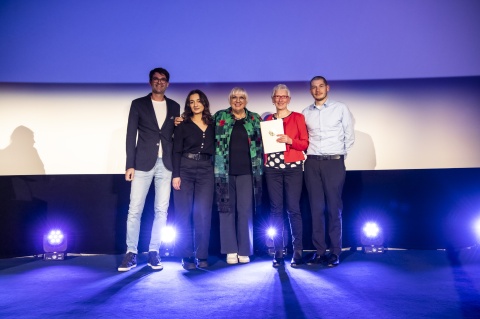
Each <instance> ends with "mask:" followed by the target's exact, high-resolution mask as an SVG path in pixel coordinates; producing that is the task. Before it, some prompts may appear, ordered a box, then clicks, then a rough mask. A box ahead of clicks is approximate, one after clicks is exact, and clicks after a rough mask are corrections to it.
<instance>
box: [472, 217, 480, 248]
mask: <svg viewBox="0 0 480 319" xmlns="http://www.w3.org/2000/svg"><path fill="white" fill-rule="evenodd" d="M473 229H474V232H475V236H476V237H477V242H478V243H479V244H480V218H479V219H477V221H476V222H475V223H474V224H473Z"/></svg>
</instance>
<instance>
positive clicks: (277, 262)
mask: <svg viewBox="0 0 480 319" xmlns="http://www.w3.org/2000/svg"><path fill="white" fill-rule="evenodd" d="M284 263H285V260H284V259H283V251H276V252H275V255H274V256H273V262H272V266H273V267H274V268H278V267H280V266H281V265H283V264H284Z"/></svg>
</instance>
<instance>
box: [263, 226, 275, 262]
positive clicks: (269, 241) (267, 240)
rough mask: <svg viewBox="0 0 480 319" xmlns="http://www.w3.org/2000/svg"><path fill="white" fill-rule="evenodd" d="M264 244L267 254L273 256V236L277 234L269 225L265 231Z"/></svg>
mask: <svg viewBox="0 0 480 319" xmlns="http://www.w3.org/2000/svg"><path fill="white" fill-rule="evenodd" d="M266 234H267V236H266V238H265V246H267V251H268V254H269V255H271V256H273V255H274V254H275V247H274V243H273V238H274V237H275V236H276V235H277V230H276V229H275V228H273V227H269V228H268V229H267V231H266Z"/></svg>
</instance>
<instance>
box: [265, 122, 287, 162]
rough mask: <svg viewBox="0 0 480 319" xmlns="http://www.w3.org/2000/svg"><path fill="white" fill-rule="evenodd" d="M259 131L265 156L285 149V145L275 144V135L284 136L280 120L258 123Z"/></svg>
mask: <svg viewBox="0 0 480 319" xmlns="http://www.w3.org/2000/svg"><path fill="white" fill-rule="evenodd" d="M260 129H261V131H262V142H263V152H264V153H265V154H269V153H276V152H284V151H285V150H286V149H287V148H286V146H285V143H279V142H277V138H278V136H277V134H285V133H284V132H283V120H282V119H278V120H271V121H264V122H260Z"/></svg>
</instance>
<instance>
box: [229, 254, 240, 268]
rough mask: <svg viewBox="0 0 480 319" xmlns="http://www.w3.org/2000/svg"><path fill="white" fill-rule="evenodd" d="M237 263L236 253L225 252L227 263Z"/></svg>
mask: <svg viewBox="0 0 480 319" xmlns="http://www.w3.org/2000/svg"><path fill="white" fill-rule="evenodd" d="M237 263H238V258H237V254H236V253H235V254H227V264H230V265H233V264H237Z"/></svg>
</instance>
